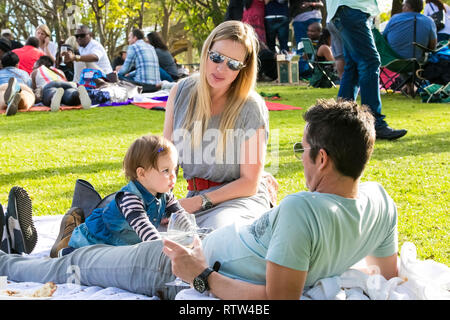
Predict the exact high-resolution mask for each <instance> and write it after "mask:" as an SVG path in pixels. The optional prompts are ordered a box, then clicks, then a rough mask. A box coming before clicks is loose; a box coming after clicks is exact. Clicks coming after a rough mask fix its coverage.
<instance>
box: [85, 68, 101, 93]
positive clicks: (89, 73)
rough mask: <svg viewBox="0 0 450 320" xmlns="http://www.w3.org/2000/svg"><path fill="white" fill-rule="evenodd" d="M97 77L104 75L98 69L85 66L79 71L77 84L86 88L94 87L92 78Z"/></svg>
mask: <svg viewBox="0 0 450 320" xmlns="http://www.w3.org/2000/svg"><path fill="white" fill-rule="evenodd" d="M99 78H106V76H105V75H104V74H103V72H101V71H100V70H98V69H89V68H86V69H83V71H81V76H80V82H79V84H80V85H83V86H85V87H88V88H96V87H97V85H96V84H95V82H94V79H99Z"/></svg>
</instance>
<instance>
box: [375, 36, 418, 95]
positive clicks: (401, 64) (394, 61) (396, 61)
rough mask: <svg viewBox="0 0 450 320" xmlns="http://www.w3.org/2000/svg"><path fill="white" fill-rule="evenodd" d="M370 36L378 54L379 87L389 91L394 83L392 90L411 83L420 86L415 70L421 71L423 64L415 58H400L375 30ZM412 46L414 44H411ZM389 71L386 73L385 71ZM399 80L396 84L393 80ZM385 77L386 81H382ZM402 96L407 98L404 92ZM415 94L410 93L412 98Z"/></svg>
mask: <svg viewBox="0 0 450 320" xmlns="http://www.w3.org/2000/svg"><path fill="white" fill-rule="evenodd" d="M372 34H373V37H374V40H375V46H376V47H377V50H378V53H379V54H380V59H381V67H380V85H381V87H382V88H384V89H386V90H387V89H389V88H391V87H392V85H393V84H394V83H395V88H394V89H397V88H398V89H401V88H402V87H403V86H404V85H405V84H407V83H412V84H414V85H416V86H417V87H420V85H421V79H419V78H418V77H417V76H416V72H417V70H419V69H421V67H422V65H423V62H421V61H419V60H417V59H416V58H409V59H405V58H402V57H400V56H399V55H398V54H397V53H396V52H395V51H394V50H393V49H392V48H391V46H390V45H389V43H388V42H387V40H386V39H385V38H384V37H383V35H382V34H381V33H380V31H379V30H378V29H377V28H373V29H372ZM413 45H414V42H413ZM386 69H387V70H389V71H391V72H388V71H387V70H386ZM398 76H400V77H399V79H401V80H400V81H399V82H398V84H397V83H396V82H395V79H396V78H397V77H398ZM383 77H385V78H386V79H383ZM402 93H403V94H405V95H407V96H409V95H408V94H407V93H406V92H404V91H402ZM415 96H416V92H415V90H414V92H412V94H411V97H412V98H414V97H415Z"/></svg>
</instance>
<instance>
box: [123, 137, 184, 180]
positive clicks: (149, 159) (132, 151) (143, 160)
mask: <svg viewBox="0 0 450 320" xmlns="http://www.w3.org/2000/svg"><path fill="white" fill-rule="evenodd" d="M174 150H175V146H174V145H173V144H172V142H170V141H169V140H167V139H166V138H164V137H162V136H152V135H146V136H142V137H140V138H138V139H136V140H135V141H134V142H133V143H132V144H131V146H130V147H129V148H128V150H127V153H126V154H125V158H124V159H123V170H124V172H125V177H126V178H127V180H129V181H130V180H136V179H137V174H136V170H137V168H139V167H142V168H144V169H145V170H147V169H149V168H154V169H158V158H159V157H160V156H163V155H166V154H168V153H170V152H173V151H174ZM175 152H176V151H175Z"/></svg>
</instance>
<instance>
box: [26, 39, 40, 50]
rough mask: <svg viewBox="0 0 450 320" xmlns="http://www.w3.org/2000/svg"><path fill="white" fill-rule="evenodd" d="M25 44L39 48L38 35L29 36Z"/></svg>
mask: <svg viewBox="0 0 450 320" xmlns="http://www.w3.org/2000/svg"><path fill="white" fill-rule="evenodd" d="M25 45H26V46H32V47H35V48H39V39H38V38H36V37H29V38H28V39H27V42H26V43H25Z"/></svg>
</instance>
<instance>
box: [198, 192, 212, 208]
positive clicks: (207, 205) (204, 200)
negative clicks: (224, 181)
mask: <svg viewBox="0 0 450 320" xmlns="http://www.w3.org/2000/svg"><path fill="white" fill-rule="evenodd" d="M200 197H201V198H202V210H205V209H210V208H212V207H213V206H214V204H213V203H212V201H211V199H209V198H208V196H207V195H206V194H201V195H200Z"/></svg>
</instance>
